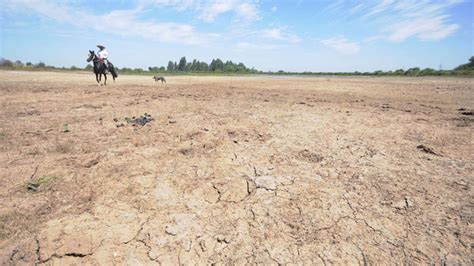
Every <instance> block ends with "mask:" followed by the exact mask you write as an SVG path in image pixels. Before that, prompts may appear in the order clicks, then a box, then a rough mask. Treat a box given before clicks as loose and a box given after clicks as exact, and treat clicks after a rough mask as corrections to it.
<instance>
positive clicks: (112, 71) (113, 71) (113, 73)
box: [110, 67, 118, 81]
mask: <svg viewBox="0 0 474 266" xmlns="http://www.w3.org/2000/svg"><path fill="white" fill-rule="evenodd" d="M110 73H111V74H112V77H113V78H114V81H115V78H116V77H118V75H117V71H115V67H111V68H110Z"/></svg>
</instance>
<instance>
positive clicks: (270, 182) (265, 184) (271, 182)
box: [254, 176, 278, 190]
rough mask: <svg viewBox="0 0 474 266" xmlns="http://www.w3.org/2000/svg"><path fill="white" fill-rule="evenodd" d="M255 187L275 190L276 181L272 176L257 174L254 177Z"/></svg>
mask: <svg viewBox="0 0 474 266" xmlns="http://www.w3.org/2000/svg"><path fill="white" fill-rule="evenodd" d="M254 182H255V186H256V187H257V188H264V189H266V190H276V188H277V185H278V183H277V181H276V179H275V178H274V177H273V176H257V177H255V179H254Z"/></svg>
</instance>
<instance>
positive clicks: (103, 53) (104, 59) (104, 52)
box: [97, 44, 109, 71]
mask: <svg viewBox="0 0 474 266" xmlns="http://www.w3.org/2000/svg"><path fill="white" fill-rule="evenodd" d="M97 48H99V52H98V53H97V55H98V56H99V60H100V61H102V62H103V63H104V64H105V69H106V70H107V71H109V61H108V59H107V58H108V57H109V53H108V52H107V50H105V46H103V45H101V44H98V45H97Z"/></svg>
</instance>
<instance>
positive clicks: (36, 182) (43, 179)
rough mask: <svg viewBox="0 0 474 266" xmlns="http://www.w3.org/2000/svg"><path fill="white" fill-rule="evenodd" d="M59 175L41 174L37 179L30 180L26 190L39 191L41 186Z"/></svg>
mask: <svg viewBox="0 0 474 266" xmlns="http://www.w3.org/2000/svg"><path fill="white" fill-rule="evenodd" d="M57 178H58V177H56V176H41V177H39V178H38V179H36V180H32V181H28V182H27V183H26V184H25V188H26V190H28V191H30V192H35V191H37V190H38V189H39V188H40V187H41V186H43V185H46V184H48V183H50V182H52V181H54V180H56V179H57Z"/></svg>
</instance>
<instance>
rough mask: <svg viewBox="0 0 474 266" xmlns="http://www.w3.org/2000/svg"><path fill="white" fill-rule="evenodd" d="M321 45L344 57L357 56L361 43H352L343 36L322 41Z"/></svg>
mask: <svg viewBox="0 0 474 266" xmlns="http://www.w3.org/2000/svg"><path fill="white" fill-rule="evenodd" d="M321 43H322V44H323V45H324V46H326V47H328V48H330V49H333V50H334V51H336V52H338V53H340V54H342V55H353V54H357V53H358V52H359V50H360V46H359V43H357V42H351V41H349V40H347V39H346V38H345V37H343V36H336V37H332V38H329V39H325V40H321Z"/></svg>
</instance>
